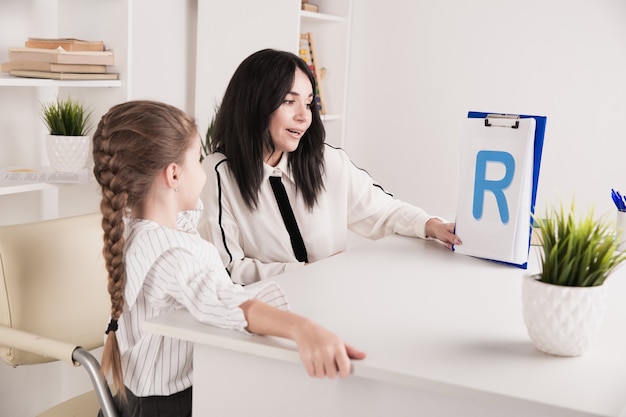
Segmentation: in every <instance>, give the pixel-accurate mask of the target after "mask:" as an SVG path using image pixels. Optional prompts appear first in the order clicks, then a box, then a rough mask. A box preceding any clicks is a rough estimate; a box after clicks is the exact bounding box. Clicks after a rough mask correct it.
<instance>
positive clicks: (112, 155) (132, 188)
mask: <svg viewBox="0 0 626 417" xmlns="http://www.w3.org/2000/svg"><path fill="white" fill-rule="evenodd" d="M197 135H198V130H197V128H196V124H195V121H194V120H193V119H192V118H191V117H190V116H189V115H187V114H186V113H185V112H183V111H182V110H180V109H178V108H176V107H173V106H170V105H167V104H164V103H158V102H153V101H140V100H138V101H129V102H126V103H122V104H118V105H116V106H114V107H112V108H111V109H110V110H109V111H108V112H107V113H106V114H105V115H104V116H102V119H101V120H100V122H99V123H98V128H97V129H96V131H95V133H94V135H93V161H94V168H93V173H94V175H95V177H96V180H97V181H98V184H100V186H101V188H102V200H101V202H100V211H101V212H102V229H103V230H104V249H103V254H104V260H105V265H106V268H107V271H108V275H109V282H108V291H109V295H110V297H111V323H109V328H108V329H107V331H106V333H107V335H108V336H107V339H106V342H105V344H104V350H103V352H102V366H101V369H102V372H103V373H104V374H105V375H107V374H109V373H111V374H112V376H113V382H114V383H115V385H116V387H117V389H118V392H120V394H121V395H122V397H123V398H125V393H126V392H125V390H124V383H123V373H122V364H121V357H120V351H119V347H118V344H117V338H116V336H115V333H116V330H117V320H118V319H119V317H120V315H121V314H122V309H123V307H124V287H125V285H126V268H125V265H124V262H123V260H124V252H123V251H124V242H125V239H124V216H125V215H126V214H127V213H128V210H132V209H137V208H141V207H142V206H143V205H144V204H145V201H146V195H147V193H148V192H149V190H150V189H151V187H150V186H151V185H152V183H153V182H154V179H155V177H156V176H157V174H158V173H159V172H160V171H161V170H163V169H164V168H166V167H167V166H168V165H169V164H170V163H173V162H176V163H179V164H182V163H183V162H184V158H185V152H186V151H187V150H188V149H189V146H191V143H192V142H191V141H192V140H193V139H194V138H195V137H197Z"/></svg>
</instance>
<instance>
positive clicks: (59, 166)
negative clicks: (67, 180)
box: [41, 97, 91, 172]
mask: <svg viewBox="0 0 626 417" xmlns="http://www.w3.org/2000/svg"><path fill="white" fill-rule="evenodd" d="M90 117H91V111H89V112H88V111H87V110H86V109H85V107H84V106H83V105H82V104H81V103H79V102H78V101H76V100H72V99H71V98H70V97H68V98H65V99H61V98H57V99H56V100H54V101H52V102H49V103H42V104H41V118H42V120H43V122H44V124H45V125H46V127H47V129H48V133H49V134H48V136H47V138H46V150H47V152H48V159H49V160H50V164H51V165H52V168H54V170H55V171H59V172H76V171H80V170H81V169H83V168H84V167H85V162H86V161H87V158H88V156H89V145H90V138H89V136H88V132H89V130H90V129H91V127H90V126H89V124H88V123H89V118H90Z"/></svg>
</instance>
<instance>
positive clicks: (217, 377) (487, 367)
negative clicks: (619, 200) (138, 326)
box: [145, 236, 626, 417]
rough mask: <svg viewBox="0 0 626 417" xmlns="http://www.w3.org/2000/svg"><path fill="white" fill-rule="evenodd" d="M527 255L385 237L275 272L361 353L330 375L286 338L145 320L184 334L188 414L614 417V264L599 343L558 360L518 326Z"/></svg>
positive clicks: (617, 410) (617, 297)
mask: <svg viewBox="0 0 626 417" xmlns="http://www.w3.org/2000/svg"><path fill="white" fill-rule="evenodd" d="M536 263H537V259H536V257H535V256H534V254H533V253H531V265H530V267H529V270H528V271H524V270H522V269H518V268H515V267H510V266H504V265H500V264H496V263H492V262H489V261H484V260H479V259H474V258H470V257H467V256H464V255H460V254H454V253H452V252H450V251H448V250H446V249H445V248H443V247H442V246H440V245H438V244H437V243H435V242H432V241H423V240H420V239H411V238H404V237H399V236H392V237H388V238H385V239H382V240H380V241H377V242H372V243H371V244H369V243H368V244H366V245H364V246H362V247H359V248H355V249H353V250H351V251H349V252H346V253H343V254H340V255H337V256H335V257H332V258H330V259H327V260H324V261H321V262H318V263H315V264H311V265H308V266H306V267H305V268H303V269H301V270H298V271H293V272H291V273H287V274H285V275H282V276H279V277H277V278H276V281H278V282H280V284H281V286H282V287H283V288H284V290H285V292H286V294H287V297H288V299H289V301H290V304H291V307H292V310H293V311H294V312H297V313H300V314H303V315H306V316H309V317H311V318H313V319H315V320H316V321H318V322H319V323H321V324H323V325H325V326H327V327H329V328H330V329H332V330H333V331H335V332H336V333H338V334H339V335H341V336H342V337H343V338H344V339H345V340H346V341H347V342H348V343H351V344H353V345H355V346H356V347H358V348H360V349H362V350H365V351H366V352H367V354H368V357H367V358H366V359H365V360H363V361H354V362H353V368H354V373H353V375H352V376H351V377H350V378H347V379H343V380H340V379H335V380H319V379H312V378H310V377H308V375H307V374H306V372H305V371H304V368H303V367H302V365H301V364H300V361H299V358H298V355H297V352H296V351H295V350H294V345H293V344H292V343H291V342H290V341H285V340H280V339H275V338H269V337H261V336H249V335H244V334H241V333H239V332H235V331H227V330H222V329H218V328H214V327H212V326H208V325H203V324H200V323H197V322H196V321H195V320H194V319H193V318H192V317H191V316H190V315H189V314H188V313H187V312H186V311H177V312H174V313H171V314H168V315H164V316H162V317H159V318H157V319H154V320H152V321H150V322H146V323H145V326H146V329H147V330H148V331H151V332H154V333H158V334H163V335H167V336H172V337H177V338H181V339H187V340H191V341H193V342H194V343H195V347H194V405H193V407H194V415H195V416H198V417H201V416H206V415H220V416H227V415H233V416H244V415H254V416H283V415H284V416H320V415H324V416H359V417H360V416H389V415H394V416H417V415H419V416H428V417H432V416H435V417H436V416H481V417H491V416H493V417H496V416H497V417H502V416H507V417H508V416H520V417H521V416H524V417H527V416H568V417H575V416H620V415H626V412H625V411H624V407H625V405H626V336H625V335H624V333H625V332H626V302H625V300H626V269H620V270H618V271H617V272H616V273H614V275H613V276H611V277H610V278H609V280H608V281H607V284H606V285H608V286H609V287H610V289H611V291H610V295H609V303H610V305H609V309H608V312H607V317H606V321H605V323H604V327H603V330H602V333H601V334H600V336H599V339H598V340H597V341H596V342H595V344H594V345H593V346H592V347H591V348H590V350H588V351H587V352H586V353H585V354H583V355H582V356H580V357H575V358H562V357H555V356H550V355H546V354H543V353H541V352H539V351H538V350H536V349H535V348H534V347H533V346H532V344H531V342H530V339H529V338H528V335H527V333H526V328H525V326H524V322H523V317H522V306H521V280H522V275H523V274H524V273H527V272H536V271H537V266H536ZM207 410H208V411H207ZM252 410H254V412H252Z"/></svg>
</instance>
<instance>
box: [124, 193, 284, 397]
mask: <svg viewBox="0 0 626 417" xmlns="http://www.w3.org/2000/svg"><path fill="white" fill-rule="evenodd" d="M200 213H201V205H200V209H198V210H197V211H190V212H185V213H181V216H179V219H178V226H179V229H180V230H172V229H169V228H166V227H163V226H161V225H159V224H157V223H155V222H152V221H148V220H141V219H126V233H127V235H126V236H127V237H126V239H127V240H126V246H125V253H124V262H125V265H126V286H125V291H124V298H125V300H124V301H125V305H124V311H123V313H122V316H121V317H120V320H119V330H118V331H117V339H118V343H119V347H120V350H121V355H122V368H123V370H124V383H125V385H126V386H127V387H128V388H129V389H130V390H131V391H132V392H133V393H134V394H135V395H136V396H149V395H170V394H174V393H177V392H180V391H183V390H184V389H186V388H188V387H190V386H191V385H192V343H190V342H186V341H182V340H178V339H173V338H168V337H163V336H157V335H154V334H151V333H146V332H144V331H143V330H142V323H143V322H144V321H145V320H147V319H149V318H152V317H155V316H158V315H160V314H163V313H165V312H168V311H171V310H175V309H179V308H187V309H188V310H189V311H190V313H191V314H192V315H193V316H194V317H195V318H196V319H197V320H199V321H201V322H203V323H208V324H212V325H215V326H219V327H223V328H231V329H237V330H241V331H244V332H245V331H246V330H245V328H246V327H247V321H246V318H245V316H244V314H243V311H242V310H241V309H240V308H239V305H241V304H242V303H244V302H245V301H247V300H249V299H251V298H258V299H260V300H262V301H264V302H267V303H268V304H270V305H273V306H275V307H278V308H282V309H288V305H287V301H286V299H285V296H284V294H283V292H282V290H281V289H280V287H279V286H278V285H277V284H275V283H268V284H269V285H267V286H261V287H257V286H255V287H254V288H251V287H242V286H240V285H236V284H233V282H232V281H231V279H230V277H229V276H228V274H227V272H226V269H225V268H224V265H223V263H222V261H221V259H220V256H219V254H218V252H217V250H216V249H215V247H214V246H213V245H212V244H210V243H209V242H207V241H206V240H204V239H202V238H201V237H200V236H199V235H198V233H197V232H196V231H195V224H196V223H197V220H198V218H199V216H200Z"/></svg>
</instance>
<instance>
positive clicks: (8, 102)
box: [0, 0, 130, 224]
mask: <svg viewBox="0 0 626 417" xmlns="http://www.w3.org/2000/svg"><path fill="white" fill-rule="evenodd" d="M129 9H130V2H129V1H127V0H56V1H43V0H26V1H23V2H15V1H12V2H9V3H8V4H0V61H1V62H5V61H8V48H10V47H19V46H23V45H24V41H25V40H26V38H28V37H30V36H32V37H75V38H81V39H94V40H104V41H105V46H106V48H107V49H112V50H113V51H114V53H115V61H116V62H115V65H114V66H111V67H109V71H111V72H118V73H120V74H122V75H121V79H120V80H80V81H68V80H49V79H37V78H21V77H12V76H9V75H8V74H6V73H1V74H0V166H22V167H30V168H39V167H42V166H47V165H49V162H48V160H47V156H46V153H45V142H44V140H43V138H44V137H45V134H46V130H45V126H44V124H43V122H41V120H40V113H39V111H40V103H41V102H47V101H51V100H53V99H54V98H55V97H57V96H59V97H65V96H71V97H72V98H74V99H77V100H79V101H81V102H82V103H83V104H85V106H86V107H87V108H88V109H90V110H91V111H92V116H91V117H92V118H91V124H92V126H93V127H95V124H97V121H98V120H99V118H100V116H101V115H102V114H104V112H106V110H107V109H108V108H109V107H110V106H111V105H112V104H114V103H117V102H120V101H123V100H124V99H126V97H127V96H128V89H127V83H125V81H124V76H126V75H128V71H127V67H128V65H127V62H128V58H127V57H128V51H129V40H130V35H129V27H130V25H129V16H130V10H129ZM13 22H15V23H13ZM18 22H21V23H22V24H21V25H20V24H19V23H18ZM25 22H26V23H28V24H26V25H24V23H25ZM94 22H97V24H94ZM91 132H93V130H92V131H91ZM86 199H89V200H87V201H86ZM98 202H99V197H98V194H97V192H96V190H95V184H94V183H93V181H92V182H90V183H89V184H78V185H67V184H64V185H55V184H47V183H41V184H19V185H15V184H10V183H9V184H7V183H0V206H2V210H0V224H10V223H19V222H25V221H33V220H39V219H48V218H54V217H59V216H63V215H72V214H80V213H82V212H85V211H97V210H98Z"/></svg>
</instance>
